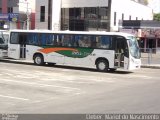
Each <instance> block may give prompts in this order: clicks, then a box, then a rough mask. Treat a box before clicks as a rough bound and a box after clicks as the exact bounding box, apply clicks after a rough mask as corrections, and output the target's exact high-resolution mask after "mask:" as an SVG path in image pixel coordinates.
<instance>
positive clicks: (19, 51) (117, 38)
mask: <svg viewBox="0 0 160 120" xmlns="http://www.w3.org/2000/svg"><path fill="white" fill-rule="evenodd" d="M8 57H10V58H14V59H26V60H33V61H34V63H35V64H36V65H44V64H45V63H52V64H64V65H71V66H80V67H91V68H96V69H97V70H99V71H108V70H110V71H114V70H116V69H117V68H122V69H124V70H133V69H139V68H140V66H141V59H140V50H139V47H138V42H137V39H136V37H134V36H133V35H130V34H126V33H120V32H98V31H97V32H95V31H94V32H78V31H48V30H46V31H45V30H12V31H11V32H10V40H9V44H8Z"/></svg>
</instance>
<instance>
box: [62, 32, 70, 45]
mask: <svg viewBox="0 0 160 120" xmlns="http://www.w3.org/2000/svg"><path fill="white" fill-rule="evenodd" d="M62 46H65V47H71V46H72V36H71V35H63V38H62Z"/></svg>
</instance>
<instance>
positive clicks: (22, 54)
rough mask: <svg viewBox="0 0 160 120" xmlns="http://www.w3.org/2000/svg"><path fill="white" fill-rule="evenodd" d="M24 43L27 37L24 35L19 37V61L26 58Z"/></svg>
mask: <svg viewBox="0 0 160 120" xmlns="http://www.w3.org/2000/svg"><path fill="white" fill-rule="evenodd" d="M26 41H27V36H26V35H25V34H22V35H21V34H20V35H19V44H20V59H25V58H26Z"/></svg>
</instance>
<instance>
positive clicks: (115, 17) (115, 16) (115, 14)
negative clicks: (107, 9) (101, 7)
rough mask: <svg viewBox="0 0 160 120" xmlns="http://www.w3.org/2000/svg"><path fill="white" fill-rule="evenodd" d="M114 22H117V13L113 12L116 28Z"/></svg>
mask: <svg viewBox="0 0 160 120" xmlns="http://www.w3.org/2000/svg"><path fill="white" fill-rule="evenodd" d="M116 20H117V13H116V12H114V26H116Z"/></svg>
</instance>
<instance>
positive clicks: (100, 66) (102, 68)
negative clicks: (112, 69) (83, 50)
mask: <svg viewBox="0 0 160 120" xmlns="http://www.w3.org/2000/svg"><path fill="white" fill-rule="evenodd" d="M98 66H99V69H100V70H105V68H106V65H105V63H104V62H100V63H99V65H98Z"/></svg>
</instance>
